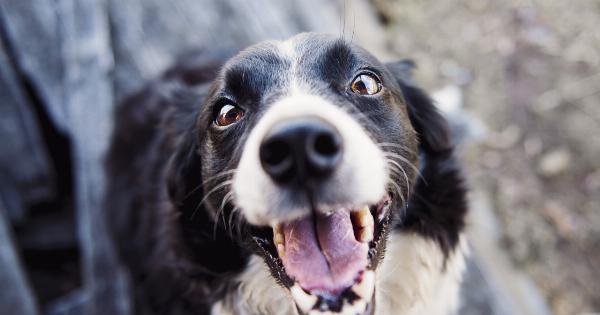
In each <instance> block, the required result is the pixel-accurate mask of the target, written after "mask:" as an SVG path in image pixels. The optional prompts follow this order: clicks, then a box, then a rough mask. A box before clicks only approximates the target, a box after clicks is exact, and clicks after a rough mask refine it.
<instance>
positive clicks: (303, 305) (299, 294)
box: [290, 283, 317, 313]
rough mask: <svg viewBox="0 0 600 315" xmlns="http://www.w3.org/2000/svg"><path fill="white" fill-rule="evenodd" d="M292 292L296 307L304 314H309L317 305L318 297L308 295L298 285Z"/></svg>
mask: <svg viewBox="0 0 600 315" xmlns="http://www.w3.org/2000/svg"><path fill="white" fill-rule="evenodd" d="M290 292H291V293H292V297H293V298H294V301H295V302H296V305H298V307H299V308H300V310H302V312H304V313H308V312H309V311H310V310H311V309H312V308H313V306H314V305H315V303H317V297H316V296H314V295H311V294H308V293H306V292H305V291H304V290H303V289H302V288H301V287H300V286H299V285H298V284H297V283H296V284H294V286H292V288H291V289H290Z"/></svg>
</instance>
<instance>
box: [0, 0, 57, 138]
mask: <svg viewBox="0 0 600 315" xmlns="http://www.w3.org/2000/svg"><path fill="white" fill-rule="evenodd" d="M56 3H57V2H55V1H22V0H2V1H0V22H1V23H0V25H2V28H3V30H2V31H3V33H4V36H5V37H6V39H7V41H8V44H9V45H10V47H9V49H11V50H12V51H13V52H14V55H15V57H16V60H15V61H16V63H17V66H18V68H19V71H20V72H22V74H23V75H24V76H25V77H26V78H27V79H28V80H30V83H31V85H32V87H33V88H34V89H35V92H36V93H37V94H38V95H39V96H40V99H42V100H43V103H44V104H43V105H44V106H46V110H47V111H48V113H49V115H50V117H51V118H52V120H53V122H54V123H55V124H56V126H57V127H58V128H60V129H61V130H63V131H66V130H67V121H66V120H67V117H66V111H65V107H64V105H63V104H64V93H65V90H64V89H63V87H64V86H63V65H64V61H63V58H64V55H63V53H64V52H63V49H62V46H61V45H62V41H61V33H60V31H59V28H60V20H59V16H58V14H57V5H56ZM58 3H60V1H58Z"/></svg>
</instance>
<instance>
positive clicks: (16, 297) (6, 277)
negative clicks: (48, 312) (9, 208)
mask: <svg viewBox="0 0 600 315" xmlns="http://www.w3.org/2000/svg"><path fill="white" fill-rule="evenodd" d="M5 213H6V211H5V209H4V205H3V204H2V201H0V288H1V290H2V291H1V292H2V294H0V314H11V315H37V314H39V312H38V310H37V306H36V303H35V298H34V297H33V294H32V293H31V289H30V288H29V284H28V282H27V279H26V277H25V275H24V273H23V269H22V268H21V263H20V261H19V258H18V255H17V253H16V252H15V250H14V246H13V239H12V232H11V229H10V225H9V223H8V222H7V220H6V218H5V216H4V215H5Z"/></svg>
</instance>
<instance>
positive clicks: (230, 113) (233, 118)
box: [215, 104, 244, 127]
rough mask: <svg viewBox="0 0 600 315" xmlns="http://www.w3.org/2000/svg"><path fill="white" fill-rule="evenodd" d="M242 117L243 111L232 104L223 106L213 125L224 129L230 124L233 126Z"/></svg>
mask: <svg viewBox="0 0 600 315" xmlns="http://www.w3.org/2000/svg"><path fill="white" fill-rule="evenodd" d="M242 117H244V111H243V110H242V109H241V108H239V107H237V106H235V105H232V104H225V105H223V107H221V109H220V110H219V113H218V114H217V117H216V119H215V123H216V124H217V125H218V126H221V127H225V126H229V125H231V124H235V123H236V122H238V121H240V119H242Z"/></svg>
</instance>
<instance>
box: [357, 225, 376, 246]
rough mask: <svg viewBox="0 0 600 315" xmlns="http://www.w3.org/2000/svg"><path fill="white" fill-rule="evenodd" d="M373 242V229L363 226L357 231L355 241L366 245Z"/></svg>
mask: <svg viewBox="0 0 600 315" xmlns="http://www.w3.org/2000/svg"><path fill="white" fill-rule="evenodd" d="M372 240H373V227H371V226H365V227H363V228H361V229H360V230H359V231H358V238H357V241H359V242H361V243H368V242H370V241H372Z"/></svg>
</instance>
